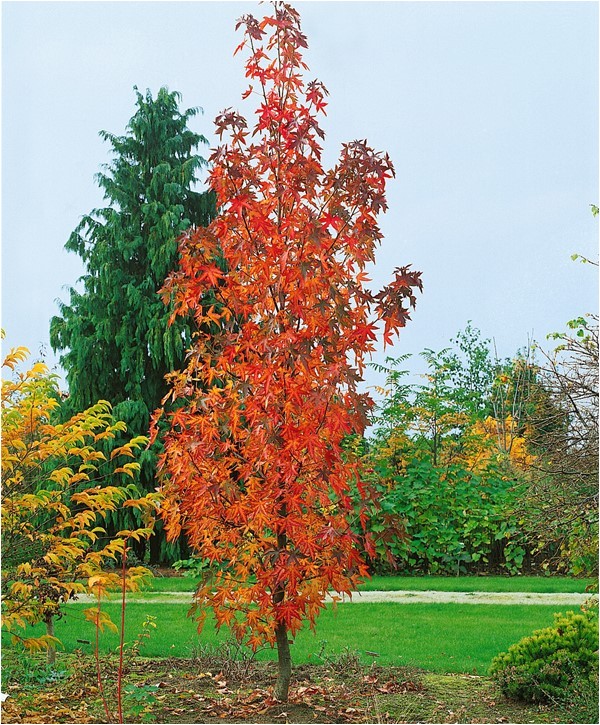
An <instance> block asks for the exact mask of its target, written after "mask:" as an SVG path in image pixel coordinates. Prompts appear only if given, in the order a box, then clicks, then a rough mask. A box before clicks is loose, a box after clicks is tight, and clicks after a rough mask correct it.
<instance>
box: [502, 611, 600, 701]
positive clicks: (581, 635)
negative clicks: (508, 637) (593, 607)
mask: <svg viewBox="0 0 600 725" xmlns="http://www.w3.org/2000/svg"><path fill="white" fill-rule="evenodd" d="M597 670H598V618H597V615H596V614H595V613H593V612H591V611H586V612H580V613H577V614H576V613H574V612H566V614H555V615H554V625H553V626H551V627H546V628H545V629H538V630H536V631H535V632H534V633H533V634H532V635H531V636H529V637H524V638H523V639H521V640H520V641H519V642H517V643H516V644H513V645H512V646H511V647H509V648H508V651H507V652H502V653H501V654H499V655H498V656H497V657H495V658H494V659H493V660H492V664H491V667H490V675H492V676H493V677H494V678H495V679H496V680H497V681H498V683H499V684H500V687H501V689H502V692H503V693H504V694H505V695H507V696H508V697H513V698H515V699H519V700H525V701H526V702H550V701H564V700H565V698H567V697H569V694H570V693H572V692H574V691H577V690H578V689H580V688H581V687H582V686H585V687H589V686H590V685H592V686H593V685H594V682H595V681H596V679H597Z"/></svg>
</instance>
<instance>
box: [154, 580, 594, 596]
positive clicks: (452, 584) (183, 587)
mask: <svg viewBox="0 0 600 725" xmlns="http://www.w3.org/2000/svg"><path fill="white" fill-rule="evenodd" d="M593 581H594V580H593V579H573V578H571V577H561V576H548V577H543V576H514V577H509V576H464V577H444V576H374V577H373V578H372V579H369V580H368V581H367V582H365V583H364V584H363V585H362V586H360V587H359V590H362V591H398V590H408V591H424V590H435V591H440V592H549V593H559V592H564V593H569V592H584V591H585V588H586V586H587V585H588V584H591V583H592V582H593ZM195 587H196V580H195V579H192V578H190V577H156V578H155V579H154V580H153V581H152V584H151V587H150V590H151V591H155V592H191V591H194V589H195Z"/></svg>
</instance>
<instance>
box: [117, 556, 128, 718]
mask: <svg viewBox="0 0 600 725" xmlns="http://www.w3.org/2000/svg"><path fill="white" fill-rule="evenodd" d="M126 565H127V544H126V543H125V544H124V546H123V564H122V567H121V636H120V639H119V670H118V672H117V707H118V709H119V722H120V723H122V722H123V696H122V691H121V685H122V682H123V646H124V642H125V605H126V603H125V583H126V582H125V580H126V576H127V572H126Z"/></svg>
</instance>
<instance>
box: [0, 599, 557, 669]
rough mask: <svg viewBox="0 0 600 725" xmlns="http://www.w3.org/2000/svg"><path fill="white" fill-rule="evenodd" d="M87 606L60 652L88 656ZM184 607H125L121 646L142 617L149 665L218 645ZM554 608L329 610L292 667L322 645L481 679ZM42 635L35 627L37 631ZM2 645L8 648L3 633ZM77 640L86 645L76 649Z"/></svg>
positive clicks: (112, 641) (69, 618)
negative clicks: (147, 625)
mask: <svg viewBox="0 0 600 725" xmlns="http://www.w3.org/2000/svg"><path fill="white" fill-rule="evenodd" d="M87 606H89V605H84V604H71V605H69V606H68V607H66V610H65V611H66V614H65V616H64V617H63V619H61V620H59V621H57V623H56V636H57V637H59V638H60V640H61V641H62V642H63V644H64V646H65V649H66V650H68V651H72V650H73V649H76V648H81V649H82V650H83V651H84V652H86V653H87V652H92V645H91V642H93V640H94V628H93V626H92V625H91V624H90V623H89V622H86V621H84V619H83V610H84V609H85V608H86V607H87ZM104 606H105V609H106V610H107V611H108V612H109V613H110V615H111V617H112V619H113V621H115V622H117V621H118V620H119V611H120V609H119V605H118V604H117V603H109V604H106V605H104ZM187 610H188V607H187V605H184V604H159V605H157V604H154V605H152V604H144V603H142V602H139V603H130V604H129V605H128V607H127V624H126V641H129V642H131V641H132V640H133V639H134V638H135V636H136V635H137V634H138V633H139V632H140V631H141V630H142V622H143V621H144V619H145V618H146V616H147V615H148V614H151V615H153V616H156V617H157V620H156V623H157V628H156V629H155V630H153V632H152V636H151V638H150V640H149V641H148V642H147V643H145V644H144V645H143V647H142V651H141V654H142V655H144V656H149V657H168V656H170V655H172V656H180V657H189V656H190V655H191V654H193V652H194V649H195V648H197V647H198V645H200V644H208V643H213V644H214V643H217V642H218V641H222V640H224V639H226V638H227V636H228V635H227V632H226V631H223V632H221V633H219V634H217V633H216V632H215V630H214V627H213V626H212V624H211V620H209V621H208V623H207V626H206V628H205V630H204V632H203V633H202V635H200V636H198V634H197V633H196V631H195V625H194V623H193V622H192V621H191V620H189V619H188V618H187V616H186V614H187ZM555 611H556V608H555V607H552V606H547V605H524V606H518V605H515V606H500V605H498V606H496V605H489V604H488V605H473V604H471V605H462V604H389V603H385V604H342V605H338V607H337V611H334V610H333V609H332V608H331V606H328V607H327V609H326V611H324V612H323V614H322V615H321V617H320V618H319V620H318V623H317V633H316V634H314V633H312V632H310V631H309V630H308V629H306V630H303V631H302V632H300V633H299V635H298V636H297V638H296V641H295V643H294V645H293V659H294V662H295V663H297V664H300V663H302V662H309V661H312V662H316V663H318V662H320V660H319V659H318V657H317V655H318V653H319V652H320V651H321V649H322V647H323V643H325V645H324V649H323V652H324V654H325V655H336V654H340V653H341V652H343V650H344V648H349V649H350V650H356V651H359V652H361V653H363V657H364V660H365V662H370V661H371V660H370V658H369V657H368V656H366V655H364V652H365V651H373V652H377V653H379V655H380V656H379V657H378V659H377V661H378V662H379V663H380V664H384V665H386V664H395V665H409V664H410V665H414V666H418V667H422V668H425V669H427V670H429V671H432V672H477V673H479V674H484V673H485V672H486V671H487V668H488V666H489V664H490V661H491V659H492V658H493V657H494V656H495V655H496V654H498V652H501V651H503V650H505V649H506V648H507V647H508V646H509V645H511V644H513V643H514V642H516V641H517V640H519V639H520V638H521V637H523V636H524V635H527V634H530V633H531V632H532V631H533V630H534V629H539V628H541V627H546V626H548V625H550V624H551V623H552V621H553V613H554V612H555ZM33 631H36V632H39V633H41V632H42V628H41V627H37V628H35V630H29V632H28V634H32V633H33ZM2 639H3V643H5V642H7V639H6V635H5V633H3V637H2ZM77 640H87V642H89V644H88V643H86V642H77ZM117 645H118V638H117V635H116V634H114V633H110V632H108V631H105V632H104V633H102V634H101V650H102V651H104V652H106V651H109V650H114V649H115V648H116V647H117ZM259 657H260V659H272V658H274V657H275V653H274V652H273V651H266V652H262V653H260V655H259Z"/></svg>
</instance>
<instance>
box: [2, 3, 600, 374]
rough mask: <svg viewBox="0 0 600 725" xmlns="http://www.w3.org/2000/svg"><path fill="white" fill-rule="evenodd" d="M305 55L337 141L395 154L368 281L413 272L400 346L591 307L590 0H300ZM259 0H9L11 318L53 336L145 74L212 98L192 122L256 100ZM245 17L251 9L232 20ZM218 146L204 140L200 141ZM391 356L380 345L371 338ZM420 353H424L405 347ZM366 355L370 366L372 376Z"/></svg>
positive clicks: (512, 346) (21, 337)
mask: <svg viewBox="0 0 600 725" xmlns="http://www.w3.org/2000/svg"><path fill="white" fill-rule="evenodd" d="M296 7H297V8H298V9H299V11H300V13H301V15H302V19H303V29H304V31H305V33H306V34H307V36H308V42H309V50H308V52H307V53H306V54H305V59H306V60H307V62H308V64H309V66H310V71H309V72H308V73H307V78H308V79H309V80H310V79H312V78H318V79H319V80H321V81H322V82H323V83H324V84H325V85H326V86H327V88H328V90H329V92H330V97H329V102H330V103H329V107H328V116H327V118H326V119H324V121H323V123H322V125H323V128H324V130H325V131H326V133H327V136H326V141H325V149H326V151H325V161H326V163H327V164H328V165H332V164H333V163H334V162H335V160H336V158H337V155H338V152H339V149H340V145H341V143H343V142H344V141H350V140H353V139H356V138H366V139H368V141H369V143H370V144H371V145H372V146H373V147H375V148H376V149H378V150H385V151H387V152H388V153H389V154H390V156H391V158H392V160H393V162H394V164H395V167H396V174H397V176H396V179H395V180H393V181H392V182H391V183H390V186H389V207H390V208H389V211H388V213H387V214H385V215H384V216H383V217H382V219H381V226H382V229H383V232H384V235H385V239H384V242H383V244H382V246H381V248H380V249H379V254H378V259H377V263H376V266H375V268H374V270H373V275H372V276H373V278H374V284H375V286H381V285H382V284H384V283H385V282H386V281H387V280H388V279H389V278H390V276H391V273H392V270H393V269H394V267H397V266H400V265H404V264H407V263H410V264H412V265H413V267H414V268H415V269H419V270H421V271H422V273H423V282H424V291H423V295H422V296H420V298H419V300H418V306H417V310H416V312H415V313H414V315H413V320H412V322H410V323H409V325H408V327H407V328H406V329H405V330H404V331H403V332H402V336H401V338H400V340H399V341H398V343H397V344H396V345H395V346H394V348H393V349H391V350H388V353H391V354H393V355H396V354H398V355H399V354H402V353H406V352H410V353H413V354H416V353H418V352H419V351H420V350H422V349H424V348H433V349H439V348H441V347H444V346H445V345H446V344H447V342H448V340H449V338H450V337H452V336H453V335H454V334H455V333H456V332H457V331H458V330H459V329H462V328H464V326H465V325H466V323H467V321H468V320H472V321H473V324H474V325H475V326H476V327H478V328H480V329H481V330H482V332H483V334H484V335H485V336H486V337H493V338H494V339H495V341H496V345H497V349H498V352H499V354H500V355H501V356H509V355H512V354H514V353H515V351H516V350H517V349H518V348H520V347H523V346H524V345H525V344H526V342H527V338H528V335H531V333H533V334H534V336H535V337H536V338H538V339H540V340H542V339H543V338H544V337H545V335H546V334H547V333H549V332H551V331H554V330H560V329H562V328H563V327H564V323H565V322H566V321H567V320H569V319H571V318H573V317H575V316H578V315H580V314H582V313H584V312H586V311H593V310H595V309H596V308H597V299H598V294H597V282H596V278H595V275H594V269H593V268H591V267H590V266H589V265H588V266H585V265H581V264H578V263H575V262H573V261H571V258H570V257H571V255H572V254H573V253H575V252H579V253H581V254H584V255H588V256H591V257H594V258H595V257H596V256H597V239H598V221H597V220H594V219H593V217H592V215H591V213H590V204H592V203H594V204H596V203H598V108H599V99H598V4H597V3H595V2H464V3H461V2H298V3H296ZM266 10H268V8H267V7H266V6H264V5H262V6H261V5H259V4H258V3H255V2H182V3H179V2H134V3H131V2H130V3H127V2H109V3H92V2H65V3H57V2H42V3H36V2H6V1H5V2H3V3H2V326H3V327H4V328H5V329H6V333H7V339H6V341H5V345H4V346H5V348H8V347H10V346H14V345H26V346H28V347H29V348H30V349H31V350H32V352H33V353H34V354H35V355H37V353H38V351H39V349H40V346H43V347H45V348H46V351H47V353H48V355H47V359H48V361H49V362H50V364H54V363H55V362H56V357H55V356H54V355H53V354H52V351H51V350H50V349H49V343H48V326H49V320H50V318H51V317H52V316H53V315H54V314H56V313H57V311H58V308H57V305H56V299H57V298H61V299H62V300H64V301H67V300H68V292H67V289H66V288H67V287H68V286H70V285H73V284H74V283H75V282H76V280H77V277H78V276H79V275H80V274H81V273H82V267H81V264H80V261H79V258H78V257H77V256H76V255H74V254H72V253H67V252H66V251H65V250H64V244H65V242H66V240H67V238H68V236H69V234H70V232H71V231H72V230H73V229H74V227H75V226H76V225H77V223H78V222H79V220H80V218H81V216H83V215H84V214H86V213H88V212H89V211H90V210H91V209H92V208H94V207H96V206H101V205H102V197H101V194H100V191H99V190H98V188H97V186H96V185H95V182H94V174H95V173H96V172H97V171H98V170H99V167H100V165H101V164H103V163H105V162H107V161H108V160H109V156H108V147H107V145H106V144H105V143H103V142H102V141H101V139H100V138H99V136H98V131H99V130H101V129H105V130H107V131H110V132H113V133H116V134H122V133H123V132H124V130H125V126H126V124H127V122H128V120H129V119H130V118H131V116H132V115H133V113H134V112H135V105H134V104H135V95H134V93H133V90H132V88H133V86H134V85H137V86H138V87H139V88H140V90H142V91H145V89H146V88H150V89H151V90H152V92H153V93H154V94H155V93H156V91H157V90H158V89H159V88H160V86H162V85H166V86H168V87H169V89H170V90H177V91H180V92H181V93H182V94H183V101H182V105H183V106H184V107H185V108H188V107H190V106H201V107H203V109H204V115H203V116H197V117H196V118H195V119H194V120H193V122H192V127H193V128H194V129H195V130H198V131H200V132H201V133H203V134H204V135H205V136H206V137H207V138H208V139H209V141H210V143H211V145H213V144H214V143H215V141H216V139H215V136H214V134H213V120H214V118H215V116H216V114H217V113H218V112H219V111H221V110H222V109H224V108H226V107H235V108H238V109H239V110H241V111H242V112H244V108H245V105H244V103H243V102H242V101H241V100H240V95H241V93H242V91H243V90H245V88H246V86H247V83H246V81H245V79H244V71H243V62H244V58H243V57H242V56H241V55H238V56H236V57H235V58H233V55H232V54H233V50H234V48H235V46H236V45H237V44H238V42H239V41H240V40H241V36H240V33H237V34H236V32H235V30H234V26H235V21H236V19H237V18H239V17H240V16H241V15H242V14H244V13H247V12H250V13H252V14H255V15H257V16H262V14H264V11H266ZM240 32H241V31H240ZM206 155H208V151H207V154H206ZM377 359H379V360H382V359H383V357H382V354H381V353H380V354H378V358H377ZM412 367H413V368H414V369H415V370H416V369H419V368H418V365H417V363H416V361H415V362H414V363H413V364H412ZM379 381H380V379H379V378H377V377H376V376H375V375H374V374H373V373H369V376H368V380H367V382H368V383H374V382H379Z"/></svg>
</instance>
